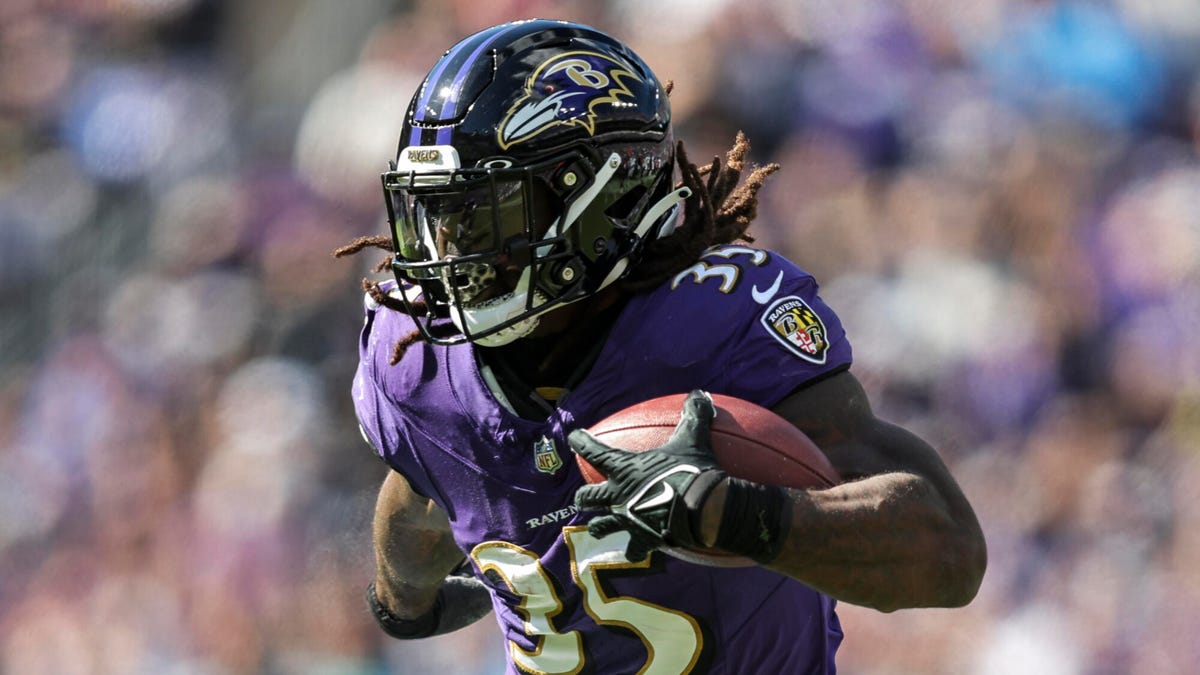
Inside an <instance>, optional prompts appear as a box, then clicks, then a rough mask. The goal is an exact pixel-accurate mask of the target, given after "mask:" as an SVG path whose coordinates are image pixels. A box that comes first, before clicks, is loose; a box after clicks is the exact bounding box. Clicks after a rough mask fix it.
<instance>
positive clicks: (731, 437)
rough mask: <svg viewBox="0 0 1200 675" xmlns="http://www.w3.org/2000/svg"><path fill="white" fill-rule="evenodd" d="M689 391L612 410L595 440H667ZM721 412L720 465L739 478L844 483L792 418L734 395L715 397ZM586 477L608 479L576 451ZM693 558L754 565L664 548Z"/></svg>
mask: <svg viewBox="0 0 1200 675" xmlns="http://www.w3.org/2000/svg"><path fill="white" fill-rule="evenodd" d="M685 397H686V396H685V395H684V394H673V395H670V396H663V397H660V398H655V399H651V400H649V401H644V402H642V403H638V404H636V405H633V406H630V407H628V408H626V409H624V410H621V411H618V412H616V413H613V414H612V415H610V416H608V417H606V418H605V419H603V420H601V421H600V422H597V423H596V424H594V425H593V426H591V427H589V428H588V431H590V432H591V433H592V435H594V436H595V437H596V438H598V439H599V440H601V441H603V442H604V443H607V444H608V445H610V446H613V447H616V448H622V449H624V450H629V451H633V452H639V451H644V450H650V449H652V448H656V447H658V446H660V445H662V444H663V443H665V442H666V441H667V440H668V439H669V438H670V437H671V432H672V431H674V430H675V425H676V424H678V422H679V416H680V411H681V410H682V407H683V400H684V398H685ZM712 399H713V403H714V404H715V407H716V412H717V414H716V416H715V417H714V418H713V424H712V444H713V452H714V453H715V454H716V457H717V464H719V465H720V466H721V468H722V469H724V470H725V471H726V472H728V473H729V474H730V475H732V476H737V477H738V478H745V479H747V480H751V481H754V482H756V483H763V484H766V485H779V486H782V487H794V488H822V487H832V486H834V485H837V484H838V483H839V482H841V479H840V478H839V477H838V473H837V470H836V469H834V468H833V465H832V464H830V463H829V460H828V459H827V458H826V457H825V455H824V453H822V452H821V450H820V449H818V448H817V446H816V444H815V443H813V442H812V440H810V439H809V438H808V436H806V435H804V432H802V431H800V430H799V429H797V428H796V427H795V426H794V425H792V423H791V422H788V421H787V420H785V419H783V418H782V417H780V416H779V415H776V414H775V413H774V412H771V411H770V410H767V409H766V408H763V407H761V406H759V405H756V404H754V403H751V402H749V401H745V400H742V399H739V398H734V397H731V396H723V395H721V394H713V395H712ZM575 460H576V462H577V463H578V464H579V469H580V471H581V472H582V473H583V477H584V480H586V481H587V482H589V483H599V482H601V481H603V480H604V476H603V474H601V473H600V472H599V471H598V470H596V468H595V467H593V466H592V465H591V464H589V463H588V462H587V460H585V459H583V458H582V457H580V456H579V455H575ZM663 550H664V551H665V552H666V553H669V554H670V555H673V556H675V557H677V558H680V559H682V560H686V561H688V562H693V563H698V564H702V565H712V566H718V567H742V566H747V565H753V564H755V563H754V562H753V561H751V560H749V559H747V558H743V557H741V556H735V555H731V554H729V553H725V552H722V551H718V550H715V549H683V548H671V547H668V548H664V549H663Z"/></svg>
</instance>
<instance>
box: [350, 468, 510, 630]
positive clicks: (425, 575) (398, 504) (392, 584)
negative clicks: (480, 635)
mask: <svg viewBox="0 0 1200 675" xmlns="http://www.w3.org/2000/svg"><path fill="white" fill-rule="evenodd" d="M372 538H373V539H374V542H375V582H374V584H372V586H371V588H370V589H369V590H368V599H367V603H368V606H369V607H370V609H371V611H372V614H374V616H375V619H376V620H377V621H378V622H379V624H380V626H381V627H382V628H383V629H384V630H385V631H386V632H387V633H388V634H389V635H391V636H392V637H396V638H401V639H408V638H422V637H428V636H430V635H440V634H442V633H449V632H451V631H454V630H458V629H459V628H462V627H463V626H466V625H468V624H471V623H474V622H475V621H478V620H479V619H481V618H483V617H484V616H486V615H487V614H488V612H490V611H491V609H492V605H491V595H490V593H489V592H488V590H487V587H486V586H484V584H483V583H482V582H480V581H479V580H477V579H475V578H474V577H473V576H464V575H457V574H453V572H454V570H455V569H456V568H458V567H459V566H460V565H461V564H462V563H463V561H464V556H463V553H462V551H461V550H460V549H459V548H458V546H457V545H456V544H455V543H454V539H453V537H452V536H451V533H450V523H449V520H448V519H447V518H446V513H445V511H443V510H442V509H441V508H440V507H438V506H437V505H436V504H435V503H434V502H433V500H432V499H429V498H427V497H424V496H422V495H421V494H419V493H418V492H417V491H416V490H414V489H412V486H411V485H409V483H408V481H407V480H405V478H404V476H402V475H401V474H399V473H397V472H395V471H390V472H388V476H387V478H385V479H384V481H383V486H382V487H381V488H380V490H379V497H378V498H377V500H376V502H375V518H374V523H373V532H372Z"/></svg>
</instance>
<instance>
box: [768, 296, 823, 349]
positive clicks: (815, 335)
mask: <svg viewBox="0 0 1200 675" xmlns="http://www.w3.org/2000/svg"><path fill="white" fill-rule="evenodd" d="M761 320H762V325H763V327H764V328H766V329H767V332H769V333H770V334H771V335H773V336H775V339H776V340H779V341H780V342H782V343H783V345H784V346H785V347H787V348H788V349H789V350H791V351H792V352H793V353H794V354H796V356H799V357H800V358H802V359H804V360H805V361H811V362H813V363H816V364H823V363H825V353H826V352H828V351H829V334H828V333H827V332H826V330H825V322H824V321H821V317H819V316H817V313H816V312H815V311H813V308H812V307H809V306H808V303H807V302H805V301H804V300H803V299H801V298H798V297H796V296H794V295H789V296H787V297H784V298H779V299H778V300H776V301H775V302H773V303H771V305H770V306H769V307H767V310H766V311H765V312H763V315H762V319H761Z"/></svg>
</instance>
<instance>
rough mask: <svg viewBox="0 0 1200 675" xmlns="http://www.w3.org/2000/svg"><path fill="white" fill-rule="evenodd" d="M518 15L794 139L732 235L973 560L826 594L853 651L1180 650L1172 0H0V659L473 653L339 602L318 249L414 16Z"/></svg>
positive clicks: (405, 91)
mask: <svg viewBox="0 0 1200 675" xmlns="http://www.w3.org/2000/svg"><path fill="white" fill-rule="evenodd" d="M528 16H545V17H551V18H571V19H576V20H581V21H584V22H587V23H591V24H593V25H596V26H598V27H600V28H602V29H606V30H608V31H610V32H612V33H614V34H615V35H617V36H619V37H621V38H622V39H625V40H626V41H627V42H629V43H630V44H631V45H632V46H633V47H634V48H635V49H636V50H637V51H638V52H640V53H641V54H642V55H643V56H644V57H645V58H646V60H647V61H649V63H650V64H651V65H652V66H653V67H654V68H655V70H656V71H657V72H658V73H659V74H660V76H661V77H663V78H664V79H671V80H674V81H675V83H676V88H675V93H674V95H673V103H674V109H675V112H676V120H677V124H678V127H679V131H680V135H681V136H682V137H683V138H685V139H687V140H688V142H689V144H690V147H691V154H692V156H693V157H696V158H707V157H711V156H712V155H713V154H716V153H720V152H723V151H724V149H725V148H727V147H728V146H729V144H730V143H731V141H732V139H733V135H734V133H735V131H736V130H738V129H744V130H745V131H746V132H747V133H748V135H749V137H750V139H751V141H752V143H753V144H754V151H755V159H756V161H759V162H765V161H778V162H780V163H781V164H782V165H783V170H782V171H781V172H780V173H779V174H778V175H777V176H776V177H774V178H773V179H772V181H771V182H770V183H769V184H768V187H767V188H766V190H765V191H764V203H763V208H762V215H761V218H760V219H759V223H758V225H757V228H756V231H757V233H758V235H759V237H760V238H759V242H760V243H761V244H763V245H765V246H768V247H772V248H775V249H777V250H780V251H782V252H785V253H786V254H788V255H790V256H791V257H793V258H794V259H795V260H797V261H798V262H799V263H800V264H801V265H802V266H804V267H806V268H807V269H809V270H811V271H812V272H814V273H815V274H816V275H817V276H818V277H819V278H820V279H822V280H823V282H824V291H823V296H824V297H825V298H826V299H827V300H828V301H829V302H830V303H831V304H832V305H833V306H834V307H835V308H837V309H838V310H839V311H840V313H841V315H842V317H843V319H844V322H845V323H846V325H847V327H848V329H849V332H850V335H851V336H852V338H853V342H854V344H855V347H856V357H857V364H856V372H857V373H858V375H859V377H860V378H862V379H863V380H864V381H865V382H866V383H867V385H868V388H869V389H870V390H871V393H872V395H873V397H874V399H875V400H876V401H877V403H878V407H879V408H880V412H881V414H883V415H884V416H885V417H888V418H890V419H893V420H895V421H897V422H900V423H902V424H905V425H907V426H909V427H911V428H913V429H915V430H917V431H919V432H920V433H922V434H923V435H924V436H925V437H926V438H929V439H931V440H932V441H934V442H935V444H936V445H938V447H939V448H940V449H941V450H942V451H943V452H944V455H945V457H946V459H947V461H948V463H949V464H950V465H951V467H952V469H953V470H954V472H955V473H956V475H957V476H958V477H959V479H960V481H961V483H962V485H963V487H964V488H965V490H966V492H967V493H968V494H969V495H970V497H971V498H972V500H973V501H974V503H975V505H976V508H977V510H978V513H979V516H980V519H981V520H982V522H983V526H984V529H985V531H986V534H987V538H988V542H989V546H990V552H991V559H990V567H989V570H988V574H987V578H986V579H985V581H984V585H983V588H982V590H981V592H980V594H979V597H978V598H977V599H976V600H975V602H974V603H973V604H972V605H971V606H970V607H969V608H967V609H963V610H954V611H947V610H922V611H901V612H898V613H896V614H893V615H882V614H877V613H874V612H871V611H866V610H862V609H857V608H852V607H848V606H843V609H842V617H843V621H844V623H845V625H846V628H847V630H848V637H847V640H846V642H845V644H844V648H843V652H842V653H843V656H842V659H841V663H842V668H843V672H846V673H851V674H865V675H883V674H901V673H922V674H924V673H985V674H992V673H997V674H998V673H1025V674H1029V673H1044V674H1059V673H1063V674H1071V673H1155V674H1164V673H1185V672H1194V668H1195V666H1196V664H1197V663H1200V646H1198V643H1197V641H1196V640H1195V636H1196V635H1197V634H1200V572H1198V571H1197V570H1200V499H1197V492H1198V488H1197V485H1198V481H1200V461H1198V457H1197V451H1198V450H1200V400H1198V394H1200V389H1198V384H1200V338H1198V337H1197V336H1198V335H1200V215H1198V214H1200V162H1198V158H1197V149H1198V143H1200V6H1197V5H1196V3H1195V2H1194V1H1193V0H1153V1H1149V0H1123V1H1116V0H1114V1H1113V2H1082V1H1076V2H1046V1H1043V2H1035V1H1032V0H1029V1H1021V0H973V1H972V2H961V3H939V2H933V1H932V0H907V1H899V0H897V1H895V2H882V1H879V0H869V1H864V2H852V3H850V2H846V3H841V2H825V1H819V0H807V1H798V0H774V1H768V0H763V1H757V2H754V1H744V2H733V1H731V0H702V1H701V0H673V1H670V2H653V3H652V2H643V1H641V0H610V1H608V2H590V3H583V2H552V1H537V0H528V1H517V0H508V1H500V0H492V1H490V2H473V1H470V0H462V1H453V2H436V1H433V0H424V1H417V0H412V1H409V2H399V1H387V0H355V1H354V2H334V1H333V0H307V1H301V2H288V1H284V0H265V1H255V2H218V1H216V0H4V2H3V3H0V312H2V313H3V314H2V315H0V671H2V672H6V673H14V674H17V673H67V674H70V673H214V674H218V673H253V672H272V673H315V674H326V673H374V672H383V671H384V670H385V669H390V670H391V671H392V672H400V673H416V672H443V673H468V674H470V673H491V672H496V668H497V664H498V663H499V657H500V650H501V649H502V647H501V645H500V641H499V638H498V636H496V634H495V633H496V631H495V630H494V625H493V623H492V622H491V620H490V619H489V620H487V621H484V622H482V623H481V624H479V625H477V626H475V627H472V628H470V629H468V630H465V631H463V632H461V633H455V634H453V635H451V636H447V637H442V638H438V639H434V640H428V641H422V642H416V643H401V642H396V641H389V640H388V639H386V638H385V637H384V636H383V634H382V633H381V632H379V631H378V630H377V629H376V628H375V627H374V626H373V624H372V623H371V621H370V619H369V617H368V616H367V615H366V613H365V611H364V609H363V602H362V589H363V585H364V584H365V582H366V581H367V580H368V578H369V575H370V572H371V565H372V562H371V552H370V546H369V540H368V527H369V518H370V510H371V506H372V501H373V495H374V491H375V488H376V486H377V484H378V482H379V480H380V479H381V477H382V475H383V471H384V468H383V466H382V465H381V464H379V463H378V462H377V460H375V459H374V458H373V457H372V455H371V452H370V451H369V450H368V449H367V448H366V446H365V445H363V444H362V442H361V441H360V440H359V438H358V434H357V432H356V430H355V427H354V422H353V418H352V412H351V409H350V406H349V395H348V391H349V380H350V377H351V373H352V371H353V368H354V361H355V340H356V335H357V329H358V326H359V323H360V311H361V304H360V293H359V291H358V290H357V283H358V280H359V279H360V278H361V277H362V276H364V274H366V272H367V270H368V268H369V267H370V265H371V264H373V263H374V262H375V261H374V260H371V261H363V260H355V261H352V262H347V261H340V262H335V261H333V260H332V259H331V258H330V255H329V252H330V250H331V249H333V248H334V247H335V246H337V245H339V244H340V243H342V242H343V241H345V240H348V239H350V238H351V237H353V236H356V235H360V234H374V233H381V232H382V231H383V229H382V213H381V209H380V199H379V195H378V180H377V174H378V172H379V171H380V170H381V169H382V168H383V166H384V163H385V162H386V160H387V159H388V158H389V157H390V156H391V153H392V152H393V151H394V148H395V136H396V129H397V127H398V124H399V122H400V119H401V116H402V114H403V109H404V106H405V104H406V103H407V100H408V96H409V95H410V93H411V91H412V90H413V89H414V87H415V85H416V84H417V83H418V81H419V78H420V77H421V76H422V74H423V73H424V72H425V71H426V70H427V69H428V68H429V67H430V66H431V65H432V63H433V62H434V60H435V59H436V57H437V56H438V55H439V54H440V52H441V51H442V50H444V49H445V48H446V47H447V46H449V45H450V44H452V43H453V42H454V41H455V40H456V39H458V38H459V37H461V36H463V35H465V34H467V33H469V32H471V31H474V30H476V29H479V28H481V27H484V26H486V25H490V24H492V23H497V22H500V21H503V20H508V19H512V18H520V17H528ZM368 257H374V256H368ZM698 328H699V329H704V328H705V327H698ZM712 329H714V330H719V329H720V327H717V326H714V327H712Z"/></svg>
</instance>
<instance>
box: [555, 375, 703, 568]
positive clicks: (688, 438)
mask: <svg viewBox="0 0 1200 675" xmlns="http://www.w3.org/2000/svg"><path fill="white" fill-rule="evenodd" d="M714 414H715V409H714V408H713V402H712V398H710V397H709V395H708V394H707V393H705V392H703V391H699V390H697V391H693V392H692V393H690V394H688V397H687V398H686V399H685V400H684V402H683V414H682V416H681V417H680V420H679V424H678V425H676V427H675V431H674V432H673V433H672V434H671V438H670V440H668V441H667V443H666V444H665V445H663V446H661V447H658V448H654V449H653V450H647V451H645V452H629V451H627V450H621V449H618V448H613V447H609V446H608V445H605V444H604V443H602V442H600V441H599V440H597V439H596V438H595V437H594V436H592V435H591V434H590V433H588V432H587V431H584V430H582V429H578V430H576V431H573V432H571V435H570V436H569V437H568V439H567V440H568V442H569V443H570V444H571V448H572V449H574V450H575V452H577V453H579V454H580V455H581V456H582V457H583V458H584V459H586V460H587V461H588V462H589V463H591V464H592V465H593V466H595V467H596V468H597V469H598V470H599V471H600V472H601V473H603V474H604V475H605V476H606V477H607V479H608V480H606V481H604V482H603V483H597V484H595V485H585V486H583V487H581V488H579V490H578V491H577V492H576V493H575V506H576V507H578V508H579V509H580V510H583V511H608V512H609V513H608V514H607V515H603V516H600V517H598V518H595V519H593V520H592V521H591V522H590V523H589V524H588V532H590V533H591V534H592V536H594V537H597V538H599V537H604V536H606V535H609V534H612V533H613V532H616V531H618V530H625V531H627V532H629V545H628V546H627V547H626V549H625V555H626V557H627V558H628V559H629V560H631V561H633V562H638V561H641V560H644V559H645V558H646V556H647V555H649V554H650V551H652V550H654V549H656V548H659V547H661V546H663V545H670V546H688V547H694V546H696V545H697V544H698V542H699V540H700V537H699V526H700V510H701V507H703V505H704V501H705V499H706V498H707V497H708V494H709V492H711V491H712V489H713V488H714V487H716V486H717V484H718V483H720V482H721V481H722V480H726V479H727V475H726V474H725V472H724V471H722V470H721V469H720V467H718V466H717V461H716V458H715V457H714V456H713V451H712V419H713V415H714Z"/></svg>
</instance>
